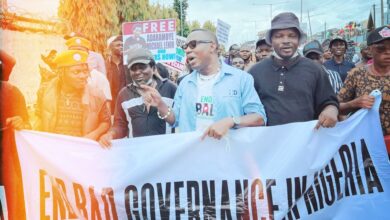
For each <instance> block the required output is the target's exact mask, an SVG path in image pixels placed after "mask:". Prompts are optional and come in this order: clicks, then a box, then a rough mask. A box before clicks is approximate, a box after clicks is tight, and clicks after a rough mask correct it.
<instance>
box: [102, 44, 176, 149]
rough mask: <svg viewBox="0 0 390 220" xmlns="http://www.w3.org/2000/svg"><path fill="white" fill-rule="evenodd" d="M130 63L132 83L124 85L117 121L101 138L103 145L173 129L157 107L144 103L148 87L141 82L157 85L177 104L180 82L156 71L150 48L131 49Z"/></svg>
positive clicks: (168, 101)
mask: <svg viewBox="0 0 390 220" xmlns="http://www.w3.org/2000/svg"><path fill="white" fill-rule="evenodd" d="M127 63H128V65H127V68H128V72H129V73H130V76H131V79H132V83H131V84H129V85H127V86H126V87H124V88H122V89H121V90H120V92H119V94H118V97H117V100H116V104H115V113H114V125H113V127H112V128H111V129H110V131H109V132H107V133H106V134H105V135H103V136H102V137H101V138H100V141H99V143H100V144H101V145H102V146H103V147H110V146H111V140H112V139H119V138H124V137H142V136H149V135H157V134H165V133H169V132H170V129H171V128H170V127H169V126H168V125H166V123H165V120H164V119H163V118H162V117H161V116H160V115H158V113H157V108H156V107H153V106H150V105H147V104H145V103H144V98H143V95H144V91H143V89H142V88H141V87H140V85H149V86H151V87H153V88H155V89H157V90H158V91H159V93H160V94H161V96H162V97H163V100H164V102H165V103H166V104H167V105H168V106H172V104H173V97H174V96H175V92H176V86H175V85H174V84H173V83H172V82H170V81H169V80H168V79H161V78H159V77H156V76H154V75H153V72H154V71H155V68H156V63H155V61H154V59H153V55H152V53H151V52H150V51H149V50H147V49H144V48H137V49H134V50H131V51H129V53H128V57H127Z"/></svg>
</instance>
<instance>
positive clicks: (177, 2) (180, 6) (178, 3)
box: [173, 0, 190, 37]
mask: <svg viewBox="0 0 390 220" xmlns="http://www.w3.org/2000/svg"><path fill="white" fill-rule="evenodd" d="M187 8H188V0H174V1H173V10H175V11H176V13H177V16H178V22H177V28H176V31H177V34H178V35H183V37H187V35H188V34H189V32H190V28H189V26H188V24H187V22H186V18H187ZM182 13H183V14H182ZM181 24H183V34H182V33H181V32H182V31H181V28H182V25H181Z"/></svg>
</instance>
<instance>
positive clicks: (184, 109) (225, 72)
mask: <svg viewBox="0 0 390 220" xmlns="http://www.w3.org/2000/svg"><path fill="white" fill-rule="evenodd" d="M197 74H198V72H197V71H193V72H192V73H191V74H189V75H187V76H186V77H185V78H184V79H183V80H182V81H181V83H180V85H179V87H178V88H177V91H176V94H175V98H174V106H173V112H174V114H175V118H176V121H175V124H174V125H173V126H174V127H179V130H180V132H188V131H195V130H196V109H195V102H196V99H197V96H198V87H197ZM213 100H214V109H213V111H214V118H213V120H214V122H217V121H219V120H221V119H223V118H226V117H239V116H243V115H247V114H250V113H257V114H259V115H260V116H261V117H262V118H263V120H264V122H265V123H266V121H267V118H266V115H265V110H264V106H263V104H262V103H261V101H260V99H259V96H258V95H257V93H256V91H255V88H254V82H253V77H252V76H251V75H250V74H248V73H247V72H244V71H241V70H239V69H236V68H234V67H231V66H229V65H227V64H225V63H222V68H221V74H220V75H219V78H218V79H217V80H216V81H215V83H214V86H213Z"/></svg>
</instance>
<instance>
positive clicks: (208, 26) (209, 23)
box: [202, 20, 217, 33]
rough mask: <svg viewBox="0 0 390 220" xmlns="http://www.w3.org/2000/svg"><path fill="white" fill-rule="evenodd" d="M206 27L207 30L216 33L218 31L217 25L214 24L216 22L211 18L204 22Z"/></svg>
mask: <svg viewBox="0 0 390 220" xmlns="http://www.w3.org/2000/svg"><path fill="white" fill-rule="evenodd" d="M202 28H204V29H207V30H210V31H212V32H214V33H216V31H217V27H216V26H215V25H214V23H213V22H212V21H210V20H207V21H205V22H204V23H203V27H202Z"/></svg>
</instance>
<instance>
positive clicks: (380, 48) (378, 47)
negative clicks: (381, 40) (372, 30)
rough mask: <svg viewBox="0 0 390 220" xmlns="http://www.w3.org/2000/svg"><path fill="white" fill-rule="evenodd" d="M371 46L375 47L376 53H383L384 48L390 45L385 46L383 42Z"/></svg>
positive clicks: (387, 48)
mask: <svg viewBox="0 0 390 220" xmlns="http://www.w3.org/2000/svg"><path fill="white" fill-rule="evenodd" d="M372 46H373V47H374V48H375V49H376V52H378V53H384V52H386V50H390V47H389V46H387V47H386V45H384V44H373V45H372Z"/></svg>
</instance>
